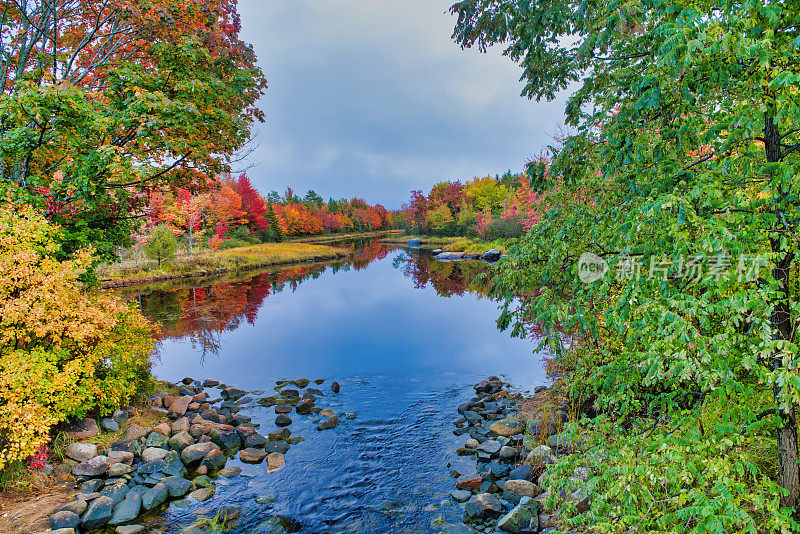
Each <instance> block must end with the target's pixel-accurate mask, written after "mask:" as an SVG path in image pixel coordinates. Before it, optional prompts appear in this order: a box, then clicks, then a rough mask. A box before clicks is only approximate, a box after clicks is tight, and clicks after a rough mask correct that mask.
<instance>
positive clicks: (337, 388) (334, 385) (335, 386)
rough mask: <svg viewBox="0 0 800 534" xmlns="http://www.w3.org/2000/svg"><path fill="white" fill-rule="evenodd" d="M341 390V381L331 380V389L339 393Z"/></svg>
mask: <svg viewBox="0 0 800 534" xmlns="http://www.w3.org/2000/svg"><path fill="white" fill-rule="evenodd" d="M340 390H341V386H339V382H331V391H333V392H334V393H339V391H340Z"/></svg>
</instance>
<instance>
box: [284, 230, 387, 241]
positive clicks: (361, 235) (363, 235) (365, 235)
mask: <svg viewBox="0 0 800 534" xmlns="http://www.w3.org/2000/svg"><path fill="white" fill-rule="evenodd" d="M402 232H403V231H402V230H380V231H376V232H353V233H349V234H325V235H313V236H303V237H298V238H294V239H289V240H287V242H289V243H314V244H323V243H337V242H340V241H349V240H351V239H369V238H375V237H384V236H385V237H387V238H390V239H391V238H393V237H394V236H396V235H398V234H401V233H402Z"/></svg>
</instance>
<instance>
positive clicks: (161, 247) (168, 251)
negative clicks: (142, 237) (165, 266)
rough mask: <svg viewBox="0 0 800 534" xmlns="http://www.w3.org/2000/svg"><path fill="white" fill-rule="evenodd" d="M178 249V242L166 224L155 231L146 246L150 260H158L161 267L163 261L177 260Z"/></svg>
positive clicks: (145, 249) (145, 250) (146, 252)
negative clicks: (176, 251) (176, 252)
mask: <svg viewBox="0 0 800 534" xmlns="http://www.w3.org/2000/svg"><path fill="white" fill-rule="evenodd" d="M177 248H178V241H177V240H176V239H175V235H174V234H173V233H172V230H170V228H169V226H167V225H166V224H162V225H161V226H159V227H157V228H156V229H155V230H153V233H152V234H151V235H150V240H149V241H148V242H147V244H146V245H145V246H144V252H145V254H147V257H148V258H150V259H151V260H156V261H157V262H158V265H159V267H160V266H161V262H162V261H165V260H174V259H175V250H177Z"/></svg>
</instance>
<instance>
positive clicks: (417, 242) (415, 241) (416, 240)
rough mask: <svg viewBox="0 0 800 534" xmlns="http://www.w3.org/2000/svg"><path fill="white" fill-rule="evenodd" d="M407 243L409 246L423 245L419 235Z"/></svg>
mask: <svg viewBox="0 0 800 534" xmlns="http://www.w3.org/2000/svg"><path fill="white" fill-rule="evenodd" d="M406 244H407V245H408V246H409V247H421V246H422V239H420V238H418V237H414V238H412V239H409V240H408V242H407V243H406Z"/></svg>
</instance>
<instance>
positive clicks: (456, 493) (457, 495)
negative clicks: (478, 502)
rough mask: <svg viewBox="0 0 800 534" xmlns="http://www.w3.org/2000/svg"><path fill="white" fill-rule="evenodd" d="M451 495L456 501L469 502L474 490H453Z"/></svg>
mask: <svg viewBox="0 0 800 534" xmlns="http://www.w3.org/2000/svg"><path fill="white" fill-rule="evenodd" d="M450 496H451V497H452V498H453V500H454V501H456V502H467V501H468V500H469V498H470V497H472V492H471V491H469V490H453V491H451V492H450Z"/></svg>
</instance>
